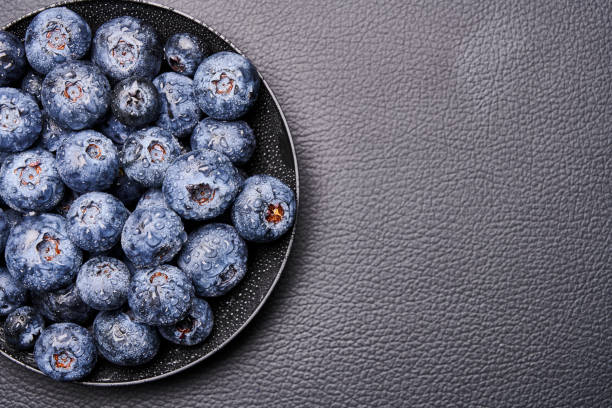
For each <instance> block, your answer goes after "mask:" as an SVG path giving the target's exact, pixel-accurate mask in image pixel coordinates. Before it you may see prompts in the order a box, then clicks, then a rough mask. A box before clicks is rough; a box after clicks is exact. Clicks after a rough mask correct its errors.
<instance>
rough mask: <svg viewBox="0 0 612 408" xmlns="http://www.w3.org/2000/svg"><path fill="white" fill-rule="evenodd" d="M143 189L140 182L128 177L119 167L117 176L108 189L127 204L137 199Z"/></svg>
mask: <svg viewBox="0 0 612 408" xmlns="http://www.w3.org/2000/svg"><path fill="white" fill-rule="evenodd" d="M144 190H145V188H144V187H143V186H142V184H140V183H138V182H137V181H134V180H132V179H131V178H129V177H128V176H127V175H126V174H125V171H124V170H123V169H122V168H121V167H120V168H119V177H117V179H115V183H114V184H113V186H112V187H111V188H110V189H109V191H111V192H112V193H113V194H114V195H115V197H117V198H118V199H119V200H120V201H121V202H122V203H123V204H125V205H127V206H130V205H132V204H134V203H135V202H136V201H138V199H139V198H140V196H141V195H142V193H143V191H144Z"/></svg>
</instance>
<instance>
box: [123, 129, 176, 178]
mask: <svg viewBox="0 0 612 408" xmlns="http://www.w3.org/2000/svg"><path fill="white" fill-rule="evenodd" d="M179 154H180V146H179V144H178V143H177V141H176V139H175V138H174V137H172V135H170V133H168V132H167V131H165V130H163V129H161V128H158V127H148V128H145V129H142V130H139V131H137V132H136V133H134V134H133V135H131V136H130V137H128V138H127V140H126V141H125V143H124V145H123V149H121V152H120V154H119V158H120V160H121V166H122V167H123V169H124V170H125V174H127V176H128V177H129V178H131V179H132V180H134V181H137V182H139V183H140V184H142V185H143V186H145V187H159V186H161V184H162V181H163V180H164V175H165V174H166V169H168V166H170V163H171V162H172V161H173V160H174V159H175V158H176V157H178V156H179Z"/></svg>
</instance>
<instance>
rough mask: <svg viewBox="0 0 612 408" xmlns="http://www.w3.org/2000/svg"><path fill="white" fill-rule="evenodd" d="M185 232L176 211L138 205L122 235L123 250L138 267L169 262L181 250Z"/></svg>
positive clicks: (185, 236) (185, 238)
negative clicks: (139, 206)
mask: <svg viewBox="0 0 612 408" xmlns="http://www.w3.org/2000/svg"><path fill="white" fill-rule="evenodd" d="M186 240H187V233H186V232H185V229H184V227H183V223H182V222H181V218H180V217H179V216H178V215H176V213H175V212H174V211H172V210H170V209H168V208H166V207H153V208H138V209H136V210H134V212H133V213H132V214H131V215H130V216H129V217H128V219H127V221H126V222H125V225H124V226H123V233H122V234H121V247H122V248H123V252H125V255H126V256H127V257H128V259H129V260H130V261H132V262H133V263H134V265H136V266H138V267H143V266H155V265H159V264H162V263H165V262H169V261H170V260H171V259H172V258H174V256H175V255H176V254H177V253H178V252H179V251H180V250H181V247H182V246H183V244H184V243H185V241H186Z"/></svg>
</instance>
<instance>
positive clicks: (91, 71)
mask: <svg viewBox="0 0 612 408" xmlns="http://www.w3.org/2000/svg"><path fill="white" fill-rule="evenodd" d="M110 96H111V89H110V84H109V82H108V79H106V77H105V76H104V74H103V73H102V71H100V69H99V68H98V67H96V66H95V65H94V64H92V63H90V62H85V61H72V62H66V63H64V64H61V65H58V66H57V67H55V68H54V69H53V70H52V71H51V72H49V73H48V74H47V76H46V77H45V80H44V81H43V85H42V91H41V93H40V99H41V102H42V106H43V107H44V108H45V110H46V111H47V113H48V114H49V116H50V117H51V118H52V119H53V120H55V121H56V122H57V124H58V125H59V126H61V127H63V128H70V129H72V130H81V129H84V128H88V127H91V126H92V125H94V124H95V123H97V122H98V121H99V120H100V119H102V118H103V117H104V114H105V113H106V111H107V110H108V106H109V104H110Z"/></svg>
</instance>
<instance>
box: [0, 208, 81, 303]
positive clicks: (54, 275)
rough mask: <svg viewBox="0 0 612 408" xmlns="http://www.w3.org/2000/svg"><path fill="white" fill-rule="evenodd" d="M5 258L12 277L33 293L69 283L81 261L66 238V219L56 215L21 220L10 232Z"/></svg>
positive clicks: (74, 247)
mask: <svg viewBox="0 0 612 408" xmlns="http://www.w3.org/2000/svg"><path fill="white" fill-rule="evenodd" d="M4 255H5V260H6V266H7V268H8V271H9V272H10V274H11V275H12V276H13V278H15V279H17V280H19V281H20V282H21V284H22V285H23V286H24V287H25V288H27V289H30V290H34V291H36V292H43V291H49V290H55V289H59V288H61V287H64V286H66V285H68V284H70V283H71V282H72V280H73V279H74V277H75V276H76V274H77V272H78V270H79V267H80V266H81V261H82V259H83V254H82V252H81V249H80V248H79V247H77V246H76V245H75V244H74V243H73V242H72V241H70V239H69V238H68V233H67V232H66V220H65V219H64V217H62V216H61V215H57V214H39V215H34V216H27V217H24V218H23V220H22V221H21V223H19V224H18V225H16V226H15V227H13V229H12V230H11V232H10V233H9V237H8V239H7V241H6V250H5V251H4Z"/></svg>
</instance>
